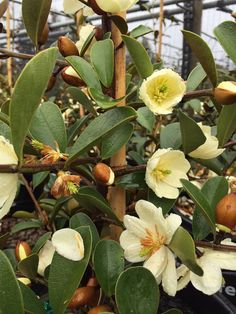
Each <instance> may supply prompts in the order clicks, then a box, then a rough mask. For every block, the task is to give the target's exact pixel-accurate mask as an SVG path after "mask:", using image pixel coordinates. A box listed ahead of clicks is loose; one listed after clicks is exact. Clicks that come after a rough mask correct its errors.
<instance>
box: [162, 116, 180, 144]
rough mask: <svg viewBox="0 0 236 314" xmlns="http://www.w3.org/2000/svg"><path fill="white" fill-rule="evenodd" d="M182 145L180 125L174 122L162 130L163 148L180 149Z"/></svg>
mask: <svg viewBox="0 0 236 314" xmlns="http://www.w3.org/2000/svg"><path fill="white" fill-rule="evenodd" d="M181 144H182V138H181V130H180V123H179V122H174V123H171V124H167V125H166V126H165V127H164V128H162V129H161V134H160V145H161V148H169V147H171V148H173V149H179V148H180V146H181Z"/></svg>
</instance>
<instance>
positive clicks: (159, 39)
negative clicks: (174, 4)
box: [157, 0, 164, 60]
mask: <svg viewBox="0 0 236 314" xmlns="http://www.w3.org/2000/svg"><path fill="white" fill-rule="evenodd" d="M163 21H164V0H160V13H159V23H160V24H159V35H158V49H157V51H158V52H157V60H160V59H161V53H162V39H163Z"/></svg>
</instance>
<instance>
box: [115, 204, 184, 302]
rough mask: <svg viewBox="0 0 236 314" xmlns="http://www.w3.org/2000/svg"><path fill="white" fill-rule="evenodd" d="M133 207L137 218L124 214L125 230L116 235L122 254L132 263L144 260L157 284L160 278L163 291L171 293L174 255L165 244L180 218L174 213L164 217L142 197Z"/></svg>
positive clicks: (160, 210) (175, 279) (175, 287)
mask: <svg viewBox="0 0 236 314" xmlns="http://www.w3.org/2000/svg"><path fill="white" fill-rule="evenodd" d="M135 210H136V212H137V214H138V216H139V218H136V217H133V216H129V215H125V217H124V225H125V227H126V229H127V230H125V231H123V232H122V234H121V236H120V245H121V246H122V248H123V249H124V256H125V258H126V259H127V260H128V261H129V262H132V263H139V262H144V265H143V266H144V267H145V268H147V269H149V270H150V271H151V272H152V273H153V275H154V276H155V278H156V280H157V282H158V284H159V283H160V282H161V281H162V286H163V289H164V290H165V291H166V293H168V294H169V295H171V296H174V295H175V293H176V290H177V273H176V267H175V258H174V255H173V253H172V252H171V251H170V250H169V248H168V244H169V243H170V241H171V239H172V237H173V235H174V233H175V231H176V230H177V229H178V227H179V226H180V224H181V218H180V216H178V215H175V214H170V215H169V216H168V217H167V218H164V217H163V215H162V209H161V208H157V207H156V206H154V205H153V204H152V203H150V202H147V201H144V200H140V201H138V202H137V203H136V206H135Z"/></svg>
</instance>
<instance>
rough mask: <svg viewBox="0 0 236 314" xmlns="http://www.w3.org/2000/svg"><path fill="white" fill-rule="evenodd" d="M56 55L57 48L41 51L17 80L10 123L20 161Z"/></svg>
mask: <svg viewBox="0 0 236 314" xmlns="http://www.w3.org/2000/svg"><path fill="white" fill-rule="evenodd" d="M37 1H38V0H37ZM31 10H32V2H31ZM33 11H34V10H33ZM56 56H57V48H49V49H46V50H43V51H42V52H39V53H38V54H37V55H36V56H35V57H34V58H32V59H31V60H30V61H29V62H28V63H27V65H26V66H25V68H24V69H23V71H22V72H21V74H20V76H19V77H18V79H17V81H16V84H15V87H14V90H13V94H12V99H11V103H10V125H11V131H12V142H13V146H14V149H15V152H16V154H17V156H18V159H19V161H20V163H21V161H22V151H23V146H24V141H25V137H26V135H27V133H28V129H29V127H30V124H31V120H32V118H33V115H34V112H35V110H36V109H37V107H38V105H39V104H40V101H41V98H42V96H43V93H44V91H45V89H46V87H47V84H48V80H49V78H50V76H51V73H52V70H53V68H54V65H55V62H56ZM19 126H20V127H19Z"/></svg>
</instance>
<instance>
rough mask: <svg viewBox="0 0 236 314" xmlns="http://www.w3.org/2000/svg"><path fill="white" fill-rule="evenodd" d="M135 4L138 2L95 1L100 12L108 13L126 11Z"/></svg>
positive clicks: (130, 0) (124, 0) (131, 0)
mask: <svg viewBox="0 0 236 314" xmlns="http://www.w3.org/2000/svg"><path fill="white" fill-rule="evenodd" d="M136 2H138V0H109V1H108V0H96V3H97V5H98V6H99V8H100V9H101V10H102V11H104V12H109V13H118V12H123V11H127V10H128V9H129V8H130V7H132V6H133V5H134V4H135V3H136Z"/></svg>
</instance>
